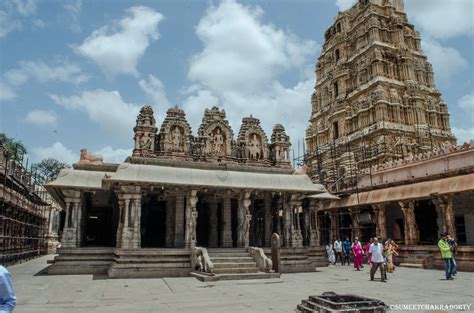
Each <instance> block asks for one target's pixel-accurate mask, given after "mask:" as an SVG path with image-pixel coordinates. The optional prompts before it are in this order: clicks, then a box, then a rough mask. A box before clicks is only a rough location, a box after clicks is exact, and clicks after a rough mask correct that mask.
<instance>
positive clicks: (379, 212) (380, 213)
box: [372, 204, 387, 239]
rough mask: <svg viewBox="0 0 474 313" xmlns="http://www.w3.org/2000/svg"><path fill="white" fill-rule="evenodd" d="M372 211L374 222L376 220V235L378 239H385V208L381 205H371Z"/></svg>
mask: <svg viewBox="0 0 474 313" xmlns="http://www.w3.org/2000/svg"><path fill="white" fill-rule="evenodd" d="M372 209H373V210H374V213H375V216H376V220H377V230H376V235H377V236H378V237H379V239H387V223H386V218H385V206H384V205H383V204H374V205H372Z"/></svg>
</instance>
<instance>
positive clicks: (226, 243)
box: [222, 195, 232, 248]
mask: <svg viewBox="0 0 474 313" xmlns="http://www.w3.org/2000/svg"><path fill="white" fill-rule="evenodd" d="M231 204H232V203H231V199H230V196H229V195H224V197H223V199H222V223H223V225H222V247H224V248H231V247H232V221H231V219H232V214H231Z"/></svg>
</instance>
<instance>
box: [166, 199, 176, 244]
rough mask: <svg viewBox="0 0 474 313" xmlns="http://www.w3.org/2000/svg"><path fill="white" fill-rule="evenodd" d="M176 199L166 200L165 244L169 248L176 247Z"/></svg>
mask: <svg viewBox="0 0 474 313" xmlns="http://www.w3.org/2000/svg"><path fill="white" fill-rule="evenodd" d="M175 211H176V199H175V197H170V198H168V199H167V200H166V240H165V242H166V243H165V244H166V247H167V248H172V247H173V246H174V237H175V235H174V230H175V225H174V223H175V219H176V212H175Z"/></svg>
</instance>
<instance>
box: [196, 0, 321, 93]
mask: <svg viewBox="0 0 474 313" xmlns="http://www.w3.org/2000/svg"><path fill="white" fill-rule="evenodd" d="M262 15H263V11H262V10H261V9H260V8H258V7H257V8H251V7H247V6H243V5H241V4H239V3H237V2H235V1H233V0H224V1H222V2H221V3H220V5H219V6H217V7H215V6H210V7H209V8H208V10H207V12H206V16H205V17H204V18H202V19H201V21H200V22H199V25H198V26H197V29H196V33H197V35H198V37H199V39H200V40H201V41H202V43H203V44H204V49H203V50H202V51H201V52H200V53H199V54H197V55H195V56H194V57H193V59H192V61H191V65H190V69H189V73H188V77H189V79H191V80H192V81H195V82H199V83H200V84H202V85H204V86H206V87H207V88H210V89H211V90H212V91H213V92H214V93H221V92H222V91H225V90H239V91H240V92H246V93H252V92H256V91H258V90H259V89H261V88H262V87H264V86H265V85H266V84H267V83H268V82H269V81H271V80H273V78H274V77H275V76H277V75H278V74H280V73H281V72H283V71H285V70H288V69H291V68H295V67H298V66H301V65H302V64H303V63H304V62H305V61H306V60H307V58H308V56H310V55H311V56H312V55H313V54H314V51H315V50H316V44H315V42H313V41H309V40H308V41H304V40H300V39H299V38H298V37H296V36H295V35H293V34H291V33H289V32H286V31H283V30H281V29H277V28H276V27H275V26H273V25H271V24H263V23H262V21H261V17H262Z"/></svg>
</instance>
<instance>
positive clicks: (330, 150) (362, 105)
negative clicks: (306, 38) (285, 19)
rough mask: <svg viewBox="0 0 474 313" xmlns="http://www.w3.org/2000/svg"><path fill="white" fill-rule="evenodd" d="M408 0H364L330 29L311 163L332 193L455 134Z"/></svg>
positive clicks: (309, 136) (320, 71)
mask: <svg viewBox="0 0 474 313" xmlns="http://www.w3.org/2000/svg"><path fill="white" fill-rule="evenodd" d="M420 41H421V38H420V34H419V32H417V31H416V30H415V28H414V26H413V25H412V24H410V23H409V22H408V19H407V16H406V14H405V13H404V8H403V0H359V1H358V2H357V3H356V4H355V5H354V6H353V7H352V8H350V9H348V10H346V11H344V12H339V14H338V15H337V17H336V18H335V20H334V23H333V25H332V26H331V27H329V28H328V29H327V30H326V32H325V43H324V45H323V49H322V52H321V55H320V57H319V59H318V62H317V64H316V77H317V82H316V86H315V91H314V93H313V95H312V98H311V104H312V114H311V118H310V122H311V124H310V126H309V127H308V129H307V131H306V142H307V147H308V150H307V156H306V162H307V164H308V166H309V167H310V169H311V175H312V177H313V179H314V180H315V181H318V182H322V183H324V184H326V186H328V187H331V188H330V189H331V190H332V191H337V190H338V189H340V188H344V184H346V185H347V184H351V182H353V180H354V175H355V173H356V172H358V171H360V170H362V169H365V168H368V167H369V166H371V165H374V164H380V163H382V162H387V161H390V160H393V159H398V158H401V157H404V156H407V155H408V154H410V153H417V152H423V151H427V150H435V149H437V148H439V146H440V145H441V144H442V143H444V142H446V141H449V142H451V143H455V141H456V139H455V137H454V136H453V134H452V133H451V129H450V126H449V114H448V109H447V105H446V103H445V102H443V100H442V99H441V94H440V92H439V90H438V89H437V88H436V86H435V83H434V78H433V69H432V66H431V64H430V63H429V62H428V61H427V58H426V56H425V55H424V54H423V51H422V50H421V45H420Z"/></svg>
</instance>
